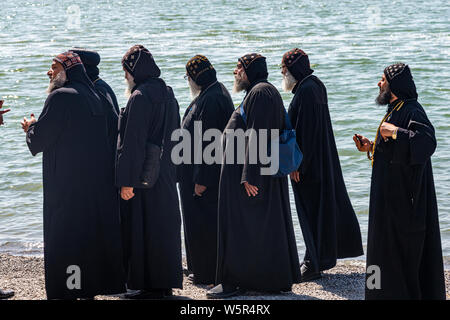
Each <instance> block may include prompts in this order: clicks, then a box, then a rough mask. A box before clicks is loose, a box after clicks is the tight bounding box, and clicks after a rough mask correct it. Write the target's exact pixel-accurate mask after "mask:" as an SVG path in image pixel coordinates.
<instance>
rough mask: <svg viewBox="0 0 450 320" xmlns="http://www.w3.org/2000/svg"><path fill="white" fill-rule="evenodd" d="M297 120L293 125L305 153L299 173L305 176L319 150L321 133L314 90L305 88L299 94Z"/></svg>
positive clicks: (298, 141)
mask: <svg viewBox="0 0 450 320" xmlns="http://www.w3.org/2000/svg"><path fill="white" fill-rule="evenodd" d="M297 103H298V105H297V106H296V107H297V110H298V111H297V112H298V113H297V119H296V120H295V121H294V122H293V123H292V125H293V126H294V127H295V131H296V135H297V143H298V146H299V147H300V150H301V151H302V153H303V160H302V163H301V164H300V168H299V169H298V171H299V172H300V174H301V175H305V174H306V173H307V172H308V170H309V169H310V166H311V161H312V158H313V156H314V152H316V148H317V135H318V132H319V119H318V117H319V115H318V113H317V110H316V105H315V104H314V96H313V92H312V90H308V88H305V89H304V90H302V92H300V93H299V98H298V102H297Z"/></svg>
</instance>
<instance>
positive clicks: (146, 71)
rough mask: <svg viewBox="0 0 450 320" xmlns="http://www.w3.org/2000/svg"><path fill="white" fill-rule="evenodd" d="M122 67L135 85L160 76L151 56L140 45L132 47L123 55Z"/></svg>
mask: <svg viewBox="0 0 450 320" xmlns="http://www.w3.org/2000/svg"><path fill="white" fill-rule="evenodd" d="M122 66H123V67H124V68H125V69H126V70H127V71H128V72H129V73H130V74H131V75H132V76H133V78H134V82H135V83H136V84H139V83H141V82H144V81H145V80H147V79H148V78H158V77H159V76H160V75H161V70H159V68H158V66H157V65H156V62H155V60H154V59H153V56H152V54H151V53H150V51H148V50H147V49H146V48H145V47H144V46H142V45H134V46H132V47H131V48H130V49H129V50H128V51H127V53H125V55H124V56H123V58H122Z"/></svg>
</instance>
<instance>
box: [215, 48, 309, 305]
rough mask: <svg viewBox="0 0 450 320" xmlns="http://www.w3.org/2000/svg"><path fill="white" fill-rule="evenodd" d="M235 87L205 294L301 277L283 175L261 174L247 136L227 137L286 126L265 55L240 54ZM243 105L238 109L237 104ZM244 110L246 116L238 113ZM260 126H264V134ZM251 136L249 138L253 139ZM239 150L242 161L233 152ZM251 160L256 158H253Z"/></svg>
mask: <svg viewBox="0 0 450 320" xmlns="http://www.w3.org/2000/svg"><path fill="white" fill-rule="evenodd" d="M234 74H235V85H234V87H235V91H240V90H245V91H246V95H245V98H244V100H243V102H242V104H241V105H240V107H239V108H237V109H236V111H235V112H234V113H233V114H232V116H231V118H230V120H229V122H228V124H227V126H226V128H225V130H224V134H223V139H224V147H225V152H224V158H223V164H222V168H221V174H220V186H219V218H218V219H219V230H218V232H219V244H218V265H217V279H216V284H218V285H217V286H216V287H215V288H213V289H211V290H210V291H209V292H208V294H207V296H208V297H209V298H225V297H229V296H232V295H235V294H238V293H239V292H240V291H242V290H247V289H248V290H257V291H290V290H291V287H292V284H294V283H298V282H299V281H300V265H299V261H298V253H297V246H296V242H295V235H294V228H293V225H292V216H291V209H290V203H289V191H288V181H287V177H286V176H285V177H275V176H272V175H265V174H263V173H264V172H263V171H262V169H263V167H264V165H265V162H264V161H262V159H260V158H259V159H258V161H252V160H250V158H251V157H250V156H251V154H252V152H251V148H253V147H254V146H252V145H251V143H254V142H252V137H251V136H250V137H249V138H248V139H247V140H246V143H245V144H243V146H242V144H240V143H239V142H238V141H234V149H235V150H234V159H227V156H228V155H229V154H231V152H229V150H230V148H231V146H230V145H231V142H232V139H233V140H239V139H235V138H234V137H233V136H234V134H233V131H234V133H237V131H236V130H239V129H241V130H243V131H246V130H247V129H254V130H255V132H256V133H255V134H256V137H257V138H258V139H262V143H261V141H258V143H259V145H260V146H261V145H264V144H265V145H268V144H269V139H270V137H271V133H272V130H278V132H279V131H280V130H282V129H284V128H285V114H286V111H285V109H284V106H283V101H282V99H281V96H280V93H279V92H278V90H277V89H276V88H275V87H274V86H273V85H272V84H270V83H269V82H268V81H267V76H268V73H267V65H266V61H265V58H264V57H263V56H261V55H259V54H256V53H253V54H248V55H246V56H243V57H242V58H240V59H239V62H238V65H237V68H236V69H235V71H234ZM241 109H242V110H241ZM243 112H245V118H246V119H245V120H244V117H243V116H242V113H243ZM261 129H266V130H267V131H268V133H267V135H266V137H263V135H262V131H260V130H261ZM253 141H254V140H253ZM241 156H243V158H244V161H243V164H240V161H239V160H238V158H240V157H241ZM255 162H256V163H255Z"/></svg>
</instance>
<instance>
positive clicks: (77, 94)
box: [22, 52, 125, 299]
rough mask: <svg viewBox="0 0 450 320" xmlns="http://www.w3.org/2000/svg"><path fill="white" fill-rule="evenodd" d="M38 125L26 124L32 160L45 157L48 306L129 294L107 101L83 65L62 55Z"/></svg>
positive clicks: (71, 55)
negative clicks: (55, 302)
mask: <svg viewBox="0 0 450 320" xmlns="http://www.w3.org/2000/svg"><path fill="white" fill-rule="evenodd" d="M48 75H49V77H50V78H51V82H50V85H49V89H48V91H49V92H50V94H49V96H48V98H47V100H46V101H45V105H44V109H43V111H42V113H41V115H40V117H39V120H37V121H36V119H35V118H34V115H32V117H31V120H27V119H26V118H25V119H24V121H23V122H22V126H23V129H24V130H25V131H26V133H27V135H26V141H27V144H28V147H29V149H30V151H31V153H32V154H33V155H36V154H38V153H39V152H43V176H44V179H43V181H44V262H45V287H46V291H47V297H48V298H49V299H74V298H93V297H94V296H95V295H99V294H103V295H104V294H116V293H121V292H124V291H125V277H124V270H123V264H122V241H121V234H120V219H119V207H118V204H119V199H118V194H117V192H116V189H115V187H114V176H113V173H114V171H113V167H112V166H113V162H112V161H110V160H111V159H112V155H111V152H112V150H111V149H110V148H109V145H108V142H107V119H106V115H105V108H104V105H103V100H101V99H100V98H99V96H98V95H97V93H96V92H95V90H94V86H93V85H92V82H91V81H90V80H89V78H88V77H87V75H86V72H85V69H84V67H83V65H82V63H81V59H80V57H79V56H78V55H77V54H75V53H72V52H66V53H63V54H60V55H58V56H57V57H56V58H55V59H54V61H53V64H52V68H51V69H50V71H49V72H48Z"/></svg>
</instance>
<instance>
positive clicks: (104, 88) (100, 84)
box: [93, 78, 120, 115]
mask: <svg viewBox="0 0 450 320" xmlns="http://www.w3.org/2000/svg"><path fill="white" fill-rule="evenodd" d="M93 83H94V87H95V89H96V90H98V91H99V92H101V93H102V94H103V95H104V96H105V97H106V98H108V100H109V101H110V103H111V104H112V107H113V110H114V111H115V112H116V114H117V115H118V114H119V112H120V110H119V104H118V103H117V97H116V95H115V93H114V91H113V90H112V88H111V87H110V86H109V84H107V83H106V82H105V81H104V80H103V79H101V78H97V79H96V80H94V81H93Z"/></svg>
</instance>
